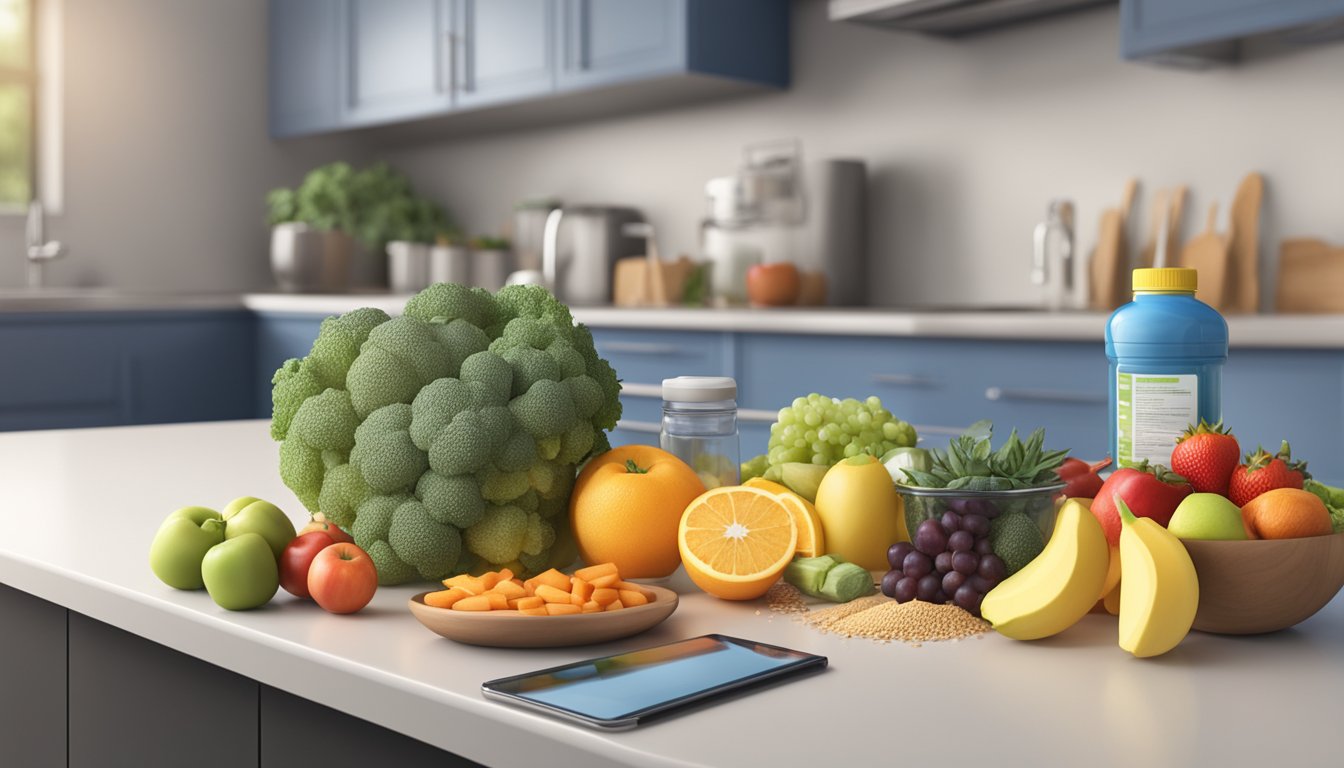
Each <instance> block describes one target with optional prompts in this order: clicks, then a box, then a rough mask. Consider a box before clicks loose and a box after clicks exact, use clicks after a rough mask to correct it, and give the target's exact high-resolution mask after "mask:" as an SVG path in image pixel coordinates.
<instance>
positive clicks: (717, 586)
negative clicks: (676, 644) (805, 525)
mask: <svg viewBox="0 0 1344 768" xmlns="http://www.w3.org/2000/svg"><path fill="white" fill-rule="evenodd" d="M793 520H794V518H793V513H792V512H790V510H789V508H788V506H787V502H785V501H784V500H783V499H782V498H780V497H779V496H776V495H775V494H773V493H770V492H768V491H764V490H761V489H760V488H752V487H749V486H728V487H723V488H715V489H714V490H712V491H706V492H705V493H703V494H701V495H700V496H698V497H696V498H695V500H694V501H692V502H691V503H690V504H689V505H687V507H686V511H685V512H684V513H683V514H682V516H681V524H680V525H679V526H678V528H677V546H678V548H679V549H680V551H681V561H682V564H683V565H685V566H686V573H687V574H688V575H690V577H691V581H694V582H695V584H696V586H698V587H700V588H701V589H703V590H704V591H706V592H708V593H710V594H711V595H714V596H715V597H721V598H723V599H725V600H752V599H755V598H757V597H760V596H761V595H764V594H765V591H766V590H767V589H769V588H770V585H771V584H774V583H775V582H776V581H777V580H778V579H779V576H780V574H782V573H783V572H784V567H785V566H787V565H788V564H789V561H791V560H793V555H794V552H795V551H796V550H797V549H798V526H797V524H795V523H794V521H793Z"/></svg>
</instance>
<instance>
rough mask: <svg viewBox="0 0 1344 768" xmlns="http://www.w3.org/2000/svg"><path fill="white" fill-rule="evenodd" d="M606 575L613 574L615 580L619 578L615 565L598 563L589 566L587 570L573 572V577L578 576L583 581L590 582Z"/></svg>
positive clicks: (581, 569)
mask: <svg viewBox="0 0 1344 768" xmlns="http://www.w3.org/2000/svg"><path fill="white" fill-rule="evenodd" d="M608 574H614V575H616V576H617V578H620V572H619V571H617V570H616V564H615V563H598V564H597V565H590V566H588V567H587V568H580V569H579V570H577V571H575V572H574V575H575V576H578V577H579V578H580V579H583V580H584V581H592V580H593V579H596V578H597V577H599V576H606V575H608Z"/></svg>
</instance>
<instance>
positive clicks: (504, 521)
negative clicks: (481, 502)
mask: <svg viewBox="0 0 1344 768" xmlns="http://www.w3.org/2000/svg"><path fill="white" fill-rule="evenodd" d="M527 521H528V516H527V513H526V512H524V511H523V510H521V509H518V508H517V507H512V506H498V505H491V506H490V507H489V508H488V509H486V511H485V517H483V518H481V521H480V522H479V523H477V524H475V525H473V526H472V527H470V528H468V529H467V532H466V543H467V549H470V550H471V551H472V552H475V553H476V554H478V555H480V556H481V557H483V558H485V559H486V560H489V561H490V562H492V563H504V562H508V561H509V560H517V559H518V555H520V554H522V552H523V540H524V539H525V538H526V537H527Z"/></svg>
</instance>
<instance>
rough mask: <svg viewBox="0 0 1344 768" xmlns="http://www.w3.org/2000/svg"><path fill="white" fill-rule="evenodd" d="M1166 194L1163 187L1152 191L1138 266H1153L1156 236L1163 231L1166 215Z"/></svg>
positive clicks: (1167, 211) (1155, 253)
mask: <svg viewBox="0 0 1344 768" xmlns="http://www.w3.org/2000/svg"><path fill="white" fill-rule="evenodd" d="M1168 195H1169V193H1168V192H1167V190H1165V189H1159V190H1157V191H1156V192H1154V193H1153V204H1152V206H1151V207H1150V210H1149V212H1148V237H1147V239H1146V240H1144V241H1143V250H1141V251H1139V266H1140V267H1151V266H1153V258H1154V256H1156V255H1157V238H1158V237H1159V236H1160V235H1161V234H1162V232H1163V219H1164V217H1166V216H1168V214H1169V210H1168Z"/></svg>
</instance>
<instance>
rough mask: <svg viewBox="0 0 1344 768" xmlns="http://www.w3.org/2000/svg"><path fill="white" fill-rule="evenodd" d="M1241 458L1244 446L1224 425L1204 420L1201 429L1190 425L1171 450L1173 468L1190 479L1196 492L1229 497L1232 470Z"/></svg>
mask: <svg viewBox="0 0 1344 768" xmlns="http://www.w3.org/2000/svg"><path fill="white" fill-rule="evenodd" d="M1240 459H1241V446H1239V445H1237V438H1235V437H1233V436H1232V434H1231V433H1230V432H1228V431H1227V429H1225V428H1224V427H1223V422H1221V421H1220V422H1218V423H1217V424H1209V423H1208V422H1207V421H1204V420H1203V419H1201V420H1200V422H1199V426H1195V425H1193V424H1192V425H1190V427H1189V428H1188V429H1186V430H1185V433H1184V434H1182V435H1181V436H1180V437H1179V438H1178V439H1177V440H1176V447H1175V448H1174V449H1172V451H1171V468H1172V470H1173V471H1175V472H1176V474H1178V475H1180V476H1181V477H1184V478H1185V479H1186V480H1189V481H1190V485H1191V486H1193V487H1194V489H1195V491H1197V492H1199V493H1216V494H1218V495H1219V496H1226V495H1227V485H1228V483H1230V482H1231V481H1232V471H1233V470H1234V469H1236V468H1237V464H1238V463H1239V462H1240Z"/></svg>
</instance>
